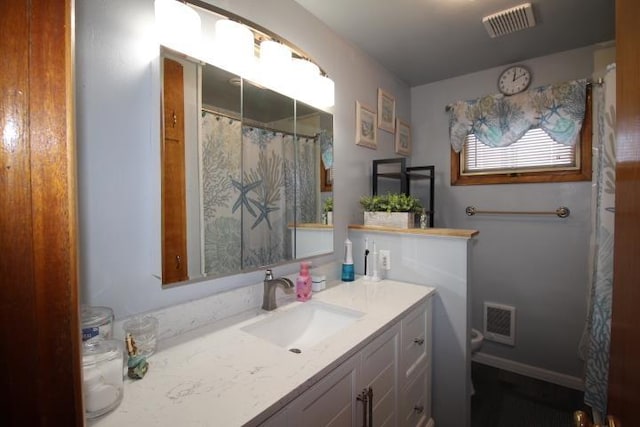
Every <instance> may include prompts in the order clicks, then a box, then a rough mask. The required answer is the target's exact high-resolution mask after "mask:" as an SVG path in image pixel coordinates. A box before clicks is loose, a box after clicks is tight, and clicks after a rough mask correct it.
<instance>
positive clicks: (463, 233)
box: [348, 224, 480, 239]
mask: <svg viewBox="0 0 640 427" xmlns="http://www.w3.org/2000/svg"><path fill="white" fill-rule="evenodd" d="M348 228H349V230H353V231H371V232H377V233H399V234H412V235H417V236H425V237H454V238H465V239H471V238H473V237H475V236H477V235H478V234H480V232H479V231H478V230H467V229H462V228H397V227H382V226H374V225H362V224H349V227H348Z"/></svg>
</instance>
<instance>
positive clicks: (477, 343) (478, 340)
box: [471, 329, 484, 396]
mask: <svg viewBox="0 0 640 427" xmlns="http://www.w3.org/2000/svg"><path fill="white" fill-rule="evenodd" d="M483 341H484V335H482V333H481V332H480V331H479V330H477V329H471V356H472V357H473V355H474V354H475V353H476V352H477V351H478V350H480V347H482V342H483ZM475 393H476V389H475V387H474V386H473V380H471V396H473V395H474V394H475Z"/></svg>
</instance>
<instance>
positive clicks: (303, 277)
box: [296, 261, 311, 301]
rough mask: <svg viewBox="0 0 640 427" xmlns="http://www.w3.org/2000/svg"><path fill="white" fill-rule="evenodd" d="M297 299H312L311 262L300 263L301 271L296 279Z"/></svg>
mask: <svg viewBox="0 0 640 427" xmlns="http://www.w3.org/2000/svg"><path fill="white" fill-rule="evenodd" d="M296 299H297V300H298V301H308V300H310V299H311V275H310V274H309V263H308V262H306V261H303V262H301V263H300V273H299V274H298V278H297V279H296Z"/></svg>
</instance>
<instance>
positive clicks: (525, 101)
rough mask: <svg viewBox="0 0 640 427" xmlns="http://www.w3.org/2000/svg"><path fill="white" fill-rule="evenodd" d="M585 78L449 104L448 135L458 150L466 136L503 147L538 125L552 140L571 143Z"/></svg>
mask: <svg viewBox="0 0 640 427" xmlns="http://www.w3.org/2000/svg"><path fill="white" fill-rule="evenodd" d="M585 100H586V80H584V79H583V80H575V81H570V82H565V83H561V84H556V85H548V86H541V87H538V88H536V89H533V90H530V91H527V92H523V93H521V94H518V95H513V96H504V95H502V94H498V95H488V96H484V97H482V98H478V99H474V100H471V101H458V102H455V103H453V104H452V105H450V107H451V108H450V110H449V137H450V140H451V147H452V148H453V150H454V151H455V152H456V153H459V152H460V150H462V147H463V146H464V142H465V139H466V137H467V135H469V134H474V135H476V137H477V138H478V139H479V140H480V141H481V142H482V143H484V144H486V145H488V146H490V147H506V146H508V145H511V144H513V143H514V142H516V141H518V140H519V139H520V138H521V137H522V136H523V135H524V134H525V133H526V132H527V131H528V130H529V129H531V128H537V127H539V128H542V129H543V130H544V131H546V132H547V133H548V134H549V136H550V137H551V138H552V139H553V140H554V141H556V142H558V143H560V144H564V145H573V144H575V142H576V140H577V137H578V134H579V133H580V129H581V128H582V121H583V119H584V111H585Z"/></svg>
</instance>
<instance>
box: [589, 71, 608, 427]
mask: <svg viewBox="0 0 640 427" xmlns="http://www.w3.org/2000/svg"><path fill="white" fill-rule="evenodd" d="M615 78H616V73H615V64H613V65H610V66H609V67H608V68H607V72H606V74H605V77H604V84H603V85H601V87H599V88H595V89H594V94H595V96H594V101H595V104H596V105H595V108H594V111H595V117H594V119H595V121H596V124H597V132H596V134H595V135H594V140H593V148H594V162H593V165H594V168H593V181H594V185H593V188H594V193H595V230H594V233H595V241H594V251H593V262H592V265H593V275H592V283H591V290H590V298H589V300H590V307H589V319H588V324H587V339H586V340H584V344H585V347H586V348H585V349H584V350H586V373H585V393H584V401H585V403H586V404H587V405H589V406H591V408H592V410H593V417H594V421H595V422H601V421H602V420H603V419H604V416H605V415H606V413H607V387H608V373H609V344H610V341H611V292H612V286H613V236H614V217H615V212H614V207H615V167H616V155H615V150H616V133H615V124H616V80H615Z"/></svg>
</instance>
